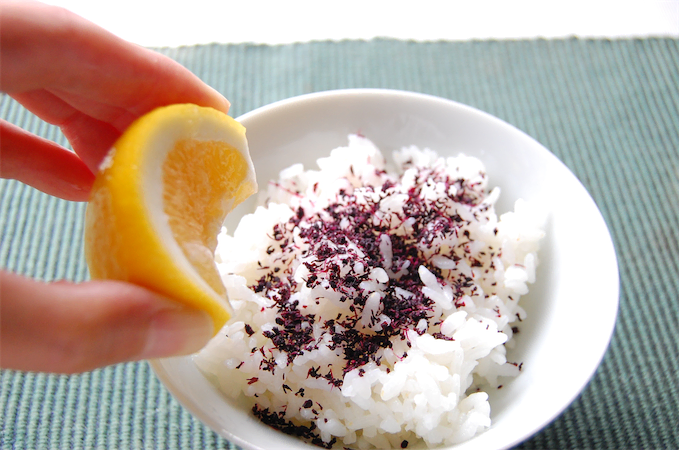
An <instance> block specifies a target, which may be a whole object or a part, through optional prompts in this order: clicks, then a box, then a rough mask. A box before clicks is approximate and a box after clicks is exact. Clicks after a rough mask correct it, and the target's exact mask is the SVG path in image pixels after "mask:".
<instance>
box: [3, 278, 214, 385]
mask: <svg viewBox="0 0 679 450" xmlns="http://www.w3.org/2000/svg"><path fill="white" fill-rule="evenodd" d="M0 299H1V301H0V367H3V368H10V369H17V370H31V371H41V372H56V373H77V372H84V371H88V370H92V369H95V368H97V367H102V366H106V365H110V364H114V363H118V362H122V361H134V360H140V359H150V358H159V357H166V356H172V355H181V354H189V353H192V352H195V351H197V350H199V349H200V348H202V347H203V346H204V345H205V344H206V343H207V341H208V340H209V338H210V337H211V336H212V332H213V325H212V320H211V319H210V317H209V316H208V315H207V314H206V313H204V312H201V311H197V310H193V309H188V308H184V307H182V306H181V305H179V304H177V303H175V302H173V301H171V300H168V299H165V298H163V297H159V296H157V295H156V294H154V293H152V292H150V291H147V290H145V289H143V288H140V287H137V286H134V285H131V284H127V283H122V282H113V281H93V282H87V283H81V284H74V283H67V282H57V283H42V282H38V281H34V280H30V279H28V278H24V277H21V276H18V275H14V274H10V273H6V272H0Z"/></svg>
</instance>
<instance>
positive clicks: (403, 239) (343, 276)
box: [248, 166, 490, 387]
mask: <svg viewBox="0 0 679 450" xmlns="http://www.w3.org/2000/svg"><path fill="white" fill-rule="evenodd" d="M412 169H413V170H412V171H411V172H413V175H414V179H413V182H412V183H411V186H410V187H409V188H408V189H407V190H404V188H403V186H402V185H401V184H400V180H399V179H398V178H395V177H391V176H388V175H387V174H386V173H385V172H384V171H379V170H376V171H375V177H376V178H379V179H381V180H382V183H381V184H379V185H366V186H358V187H355V188H352V189H340V190H339V192H338V193H337V194H336V197H335V199H334V201H330V202H329V203H328V204H327V205H326V206H325V207H323V208H322V209H320V210H313V208H311V207H309V206H308V205H307V206H306V208H305V207H304V206H302V205H300V206H297V207H296V208H295V209H294V210H293V214H292V216H291V217H290V219H289V220H288V221H287V222H285V223H279V224H277V225H276V226H274V228H273V229H272V231H271V233H270V237H271V238H272V239H273V241H274V242H275V244H274V245H271V246H269V247H268V248H267V252H266V253H267V255H270V257H271V259H270V260H268V261H266V262H261V263H260V264H259V266H260V267H263V268H264V267H266V268H268V269H267V270H264V271H263V274H262V275H261V277H260V278H259V279H258V280H257V282H256V284H253V285H251V286H250V288H251V289H252V290H253V291H254V292H256V293H258V294H260V295H265V296H266V297H268V298H270V299H272V300H274V302H275V304H274V306H273V307H274V308H276V309H277V315H276V319H275V326H273V327H272V328H271V329H270V330H265V331H263V335H264V336H265V337H266V338H268V339H269V340H270V341H271V343H272V344H273V347H274V348H276V349H278V350H280V351H282V352H284V353H285V354H286V355H287V363H288V364H292V362H293V360H294V359H295V358H296V357H297V356H299V355H302V354H304V353H305V352H307V351H312V350H314V349H317V348H318V345H319V341H320V338H321V337H320V336H319V330H318V329H317V328H318V327H316V329H315V327H314V325H317V324H318V318H317V315H316V314H315V313H308V312H307V311H306V309H307V305H300V300H299V296H296V295H295V293H296V292H299V291H300V290H302V289H303V290H306V291H307V292H308V291H310V292H311V293H312V294H314V293H318V295H317V298H316V303H319V302H330V301H331V300H329V299H328V297H329V295H328V293H329V292H331V293H332V295H331V296H332V297H333V300H332V301H333V302H334V303H335V306H336V307H338V308H336V309H338V310H339V312H338V313H337V315H336V316H334V317H332V318H326V317H324V318H323V320H322V321H321V322H322V323H320V325H321V332H320V333H321V335H325V334H327V335H328V336H329V342H330V346H329V347H330V348H331V349H332V350H335V351H337V352H340V353H341V354H342V355H343V359H344V365H343V366H342V367H333V368H331V370H330V371H329V372H327V373H319V372H317V371H316V370H311V369H310V370H309V375H308V376H311V377H316V378H325V379H327V381H328V383H329V384H331V385H332V386H335V387H341V386H342V376H343V375H344V374H346V373H347V372H349V371H351V370H353V369H355V368H358V367H360V366H362V365H364V364H366V363H368V362H374V363H376V364H377V365H379V364H380V359H381V358H380V356H379V353H380V350H382V349H385V348H391V347H392V339H395V338H396V339H403V340H405V339H406V331H407V330H413V329H417V331H418V333H419V334H422V333H424V332H425V331H426V327H425V328H424V329H421V328H417V326H418V324H420V326H421V325H422V324H426V323H427V322H428V321H430V320H432V319H436V318H433V317H432V315H433V301H432V300H430V299H429V297H428V296H427V295H425V293H424V291H423V283H422V280H421V277H420V274H419V271H418V268H419V267H421V266H423V267H426V268H427V270H428V271H430V272H431V273H432V274H434V276H436V277H437V279H438V280H444V279H445V283H447V285H448V286H450V287H451V288H452V291H453V294H454V298H455V300H456V301H459V300H460V299H461V298H462V297H463V296H464V295H465V294H470V293H471V291H473V289H474V283H473V282H472V279H471V278H470V277H469V276H467V275H461V274H460V275H457V276H454V277H452V278H451V277H450V275H451V273H452V271H451V270H448V269H441V268H440V267H438V266H437V265H435V264H433V262H432V258H433V257H442V258H446V259H447V260H448V261H450V264H452V265H455V264H457V262H458V261H461V260H463V259H466V260H467V262H468V265H469V266H470V267H483V266H484V265H489V264H490V258H488V257H485V258H484V255H483V254H473V255H472V254H471V251H470V247H469V244H470V243H471V242H472V241H473V239H472V236H471V234H470V231H469V230H468V226H469V224H470V222H469V221H468V220H464V219H463V218H462V217H461V216H460V214H459V212H458V208H467V209H468V210H470V211H477V210H480V211H483V210H484V208H487V205H485V204H483V203H482V200H483V195H484V192H483V190H482V189H479V186H478V184H479V182H478V181H476V182H470V180H467V179H464V178H454V179H453V178H451V177H450V176H449V175H447V174H446V173H445V172H444V171H442V170H437V169H436V168H420V167H415V166H413V167H412ZM482 175H484V176H485V174H482ZM437 183H438V185H439V186H444V188H445V189H444V191H443V192H442V193H441V194H442V195H438V196H436V197H433V196H432V195H431V186H433V185H435V184H437ZM288 192H289V191H288ZM396 203H397V204H398V206H397V207H394V206H393V204H396ZM446 236H454V237H455V241H456V242H458V245H457V246H456V247H455V248H447V249H444V248H443V247H445V246H441V245H440V243H439V241H441V240H442V239H444V238H445V237H446ZM300 249H301V255H302V256H301V259H300V263H301V264H302V265H303V266H304V267H305V268H306V272H307V273H308V274H307V275H306V276H305V277H303V278H302V279H299V277H298V278H295V276H294V269H293V264H292V263H293V260H294V254H295V253H299V252H300ZM444 272H445V273H444ZM439 282H441V281H439ZM423 321H424V322H423ZM248 332H249V330H248ZM435 336H436V337H437V338H442V339H448V340H449V339H451V338H449V337H446V336H443V335H442V334H441V333H437V334H436V335H435ZM269 369H270V370H275V367H274V365H271V366H269ZM333 369H334V370H333Z"/></svg>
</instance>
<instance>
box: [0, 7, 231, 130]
mask: <svg viewBox="0 0 679 450" xmlns="http://www.w3.org/2000/svg"><path fill="white" fill-rule="evenodd" d="M0 39H1V40H2V43H3V45H2V48H1V50H0V51H1V52H2V54H1V56H2V60H3V77H2V80H1V81H0V83H1V84H0V87H1V89H2V91H4V92H9V93H14V92H25V91H32V90H36V89H42V88H48V89H59V90H62V91H63V92H67V93H70V94H74V95H78V96H80V97H83V98H88V99H91V100H95V101H96V102H97V104H98V105H113V106H119V107H121V108H123V109H125V110H127V111H129V112H131V113H132V115H134V116H138V115H141V114H143V113H145V112H148V111H149V110H150V109H153V108H155V107H157V106H162V105H167V104H170V103H196V104H200V105H202V106H211V107H213V108H216V109H219V110H221V111H224V112H226V111H228V107H229V103H228V101H227V100H226V99H225V98H224V97H223V96H221V95H220V94H219V93H218V92H216V91H215V90H214V89H212V88H210V87H209V86H207V85H206V84H205V83H203V82H202V81H200V80H199V79H198V78H197V77H196V76H195V75H193V74H192V73H191V72H190V71H189V70H187V69H186V68H184V67H182V66H181V65H180V64H178V63H177V62H175V61H173V60H172V59H171V58H168V57H166V56H163V55H161V54H159V53H156V52H153V51H151V50H148V49H145V48H142V47H139V46H137V45H134V44H131V43H129V42H126V41H124V40H122V39H120V38H118V37H116V36H114V35H113V34H111V33H109V32H107V31H105V30H103V29H102V28H100V27H98V26H96V25H94V24H92V23H90V22H88V21H86V20H85V19H83V18H81V17H79V16H77V15H75V14H73V13H70V12H69V11H66V10H64V9H61V8H57V7H53V6H49V5H43V4H39V3H28V2H16V3H7V4H3V5H2V18H1V19H0ZM91 109H92V110H91V111H83V112H88V113H91V115H92V116H93V117H94V118H96V119H98V120H101V121H104V122H109V123H112V124H113V125H114V126H115V127H116V128H118V129H120V128H125V127H126V126H127V125H129V123H128V124H125V123H113V122H115V121H116V119H117V118H116V117H115V115H117V113H114V116H110V115H109V114H108V111H107V110H106V109H102V110H99V109H98V107H97V106H96V105H95V106H93V107H91ZM44 113H45V117H46V118H45V120H48V121H49V111H45V112H44Z"/></svg>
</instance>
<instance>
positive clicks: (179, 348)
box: [141, 309, 214, 359]
mask: <svg viewBox="0 0 679 450" xmlns="http://www.w3.org/2000/svg"><path fill="white" fill-rule="evenodd" d="M213 327H214V325H213V322H212V319H211V318H210V316H209V315H208V314H206V313H205V312H203V311H198V310H194V309H191V310H189V309H166V310H161V311H158V312H157V313H156V314H155V315H154V316H153V318H152V319H151V326H150V329H149V333H148V337H147V340H146V346H145V347H144V350H143V352H142V355H141V357H142V358H143V359H150V358H163V357H167V356H179V355H188V354H191V353H195V352H197V351H198V350H200V349H201V348H203V347H204V346H205V344H207V342H208V341H209V340H210V338H211V337H212V335H213Z"/></svg>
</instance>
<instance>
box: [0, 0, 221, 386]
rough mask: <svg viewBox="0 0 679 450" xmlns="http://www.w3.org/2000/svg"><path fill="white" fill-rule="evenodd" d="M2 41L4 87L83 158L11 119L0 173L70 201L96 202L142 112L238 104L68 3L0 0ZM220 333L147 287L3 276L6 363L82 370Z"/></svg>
mask: <svg viewBox="0 0 679 450" xmlns="http://www.w3.org/2000/svg"><path fill="white" fill-rule="evenodd" d="M0 42H1V43H2V45H1V46H0V60H1V61H2V65H1V66H0V91H2V92H4V93H7V94H9V95H10V96H11V97H12V98H14V99H15V100H17V101H18V102H19V103H21V104H22V105H24V106H25V107H26V108H27V109H28V110H30V111H31V112H33V113H34V114H35V115H37V116H38V117H40V118H41V119H43V120H45V121H46V122H49V123H52V124H54V125H57V126H59V127H60V128H61V130H62V132H63V133H64V135H65V136H66V138H67V139H68V141H69V142H70V144H71V146H72V147H73V150H74V151H75V153H74V152H71V151H69V150H67V149H65V148H62V147H61V146H59V145H57V144H56V143H54V142H51V141H48V140H46V139H42V138H40V137H37V136H35V135H33V134H31V133H28V132H26V131H24V130H22V129H20V128H18V127H16V126H14V125H11V124H9V123H7V122H5V121H0V176H1V177H3V178H13V179H16V180H19V181H21V182H24V183H26V184H29V185H31V186H33V187H35V188H37V189H40V190H42V191H43V192H46V193H48V194H51V195H55V196H58V197H61V198H64V199H67V200H76V201H84V200H87V198H88V194H89V190H90V188H91V185H92V182H93V181H94V173H95V172H96V170H97V168H98V166H99V164H100V163H101V161H102V160H103V158H104V157H105V155H106V153H107V152H108V150H109V149H110V148H111V146H112V145H113V143H114V142H115V141H116V139H117V138H118V137H119V136H120V135H121V133H122V132H123V131H124V130H125V129H126V128H127V127H128V126H129V125H130V124H131V123H132V121H134V120H135V119H136V118H137V117H139V116H141V115H143V114H145V113H147V112H149V111H151V110H152V109H154V108H156V107H159V106H164V105H168V104H172V103H195V104H198V105H201V106H211V107H213V108H215V109H218V110H221V111H223V112H227V111H228V108H229V102H228V101H227V100H226V99H225V98H224V97H223V96H221V95H220V94H219V93H217V92H216V91H215V90H213V89H212V88H210V87H209V86H207V85H206V84H204V83H203V82H202V81H200V80H199V79H198V78H197V77H196V76H195V75H193V74H192V73H191V72H189V71H188V70H187V69H185V68H184V67H182V66H181V65H179V64H178V63H176V62H175V61H173V60H171V59H170V58H168V57H165V56H163V55H160V54H158V53H155V52H153V51H151V50H148V49H144V48H142V47H138V46H136V45H134V44H131V43H128V42H125V41H123V40H121V39H119V38H117V37H115V36H114V35H112V34H110V33H108V32H106V31H105V30H103V29H101V28H99V27H97V26H96V25H94V24H92V23H90V22H88V21H86V20H84V19H82V18H80V17H78V16H76V15H74V14H72V13H70V12H68V11H66V10H63V9H61V8H56V7H52V6H47V5H43V4H40V3H29V2H2V3H0ZM211 335H212V322H211V319H210V318H209V317H208V315H207V314H205V313H203V312H200V311H196V310H189V309H187V308H184V307H180V306H179V305H178V304H176V303H174V302H172V301H171V300H168V299H165V298H162V297H160V296H158V295H157V294H154V293H152V292H150V291H148V290H145V289H143V288H141V287H138V286H133V285H131V284H126V283H121V282H103V281H91V282H86V283H81V284H74V283H66V282H57V283H42V282H38V281H35V280H30V279H28V278H25V277H20V276H18V275H14V274H10V273H6V272H0V367H5V368H13V369H19V370H37V371H48V372H65V373H72V372H81V371H86V370H91V369H93V368H96V367H101V366H104V365H108V364H113V363H116V362H121V361H129V360H137V359H143V358H155V357H163V356H169V355H175V354H184V353H190V352H192V351H196V350H198V349H199V348H200V347H202V346H203V345H204V344H205V343H206V342H207V340H208V339H209V337H210V336H211Z"/></svg>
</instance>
